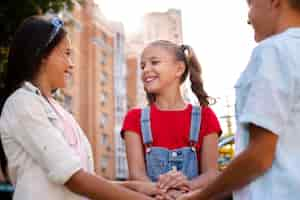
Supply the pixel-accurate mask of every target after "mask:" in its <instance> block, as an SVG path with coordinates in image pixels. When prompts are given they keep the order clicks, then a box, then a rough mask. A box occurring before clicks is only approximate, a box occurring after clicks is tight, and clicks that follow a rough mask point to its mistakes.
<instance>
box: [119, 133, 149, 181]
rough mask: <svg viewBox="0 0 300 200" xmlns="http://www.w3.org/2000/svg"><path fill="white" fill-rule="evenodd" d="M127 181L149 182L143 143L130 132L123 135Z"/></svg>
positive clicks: (136, 135)
mask: <svg viewBox="0 0 300 200" xmlns="http://www.w3.org/2000/svg"><path fill="white" fill-rule="evenodd" d="M124 136H125V145H126V155H127V161H128V169H129V179H130V180H139V181H147V182H151V181H150V179H149V177H148V176H147V173H146V166H145V158H144V152H143V151H144V150H143V143H142V141H141V138H140V136H139V135H138V134H136V133H134V132H130V131H126V132H125V133H124Z"/></svg>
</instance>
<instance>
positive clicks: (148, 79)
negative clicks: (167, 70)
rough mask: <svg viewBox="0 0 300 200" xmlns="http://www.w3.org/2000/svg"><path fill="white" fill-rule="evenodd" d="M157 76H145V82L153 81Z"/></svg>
mask: <svg viewBox="0 0 300 200" xmlns="http://www.w3.org/2000/svg"><path fill="white" fill-rule="evenodd" d="M154 79H155V78H153V77H149V78H145V82H147V83H148V82H151V81H153V80H154Z"/></svg>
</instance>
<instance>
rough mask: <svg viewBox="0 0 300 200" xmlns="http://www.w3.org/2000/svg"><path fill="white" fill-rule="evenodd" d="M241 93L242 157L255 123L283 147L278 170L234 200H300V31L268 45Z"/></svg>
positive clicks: (240, 84)
mask: <svg viewBox="0 0 300 200" xmlns="http://www.w3.org/2000/svg"><path fill="white" fill-rule="evenodd" d="M235 88H236V120H237V134H236V148H237V153H239V152H241V151H243V150H244V149H245V148H246V147H247V145H248V143H249V130H248V128H247V126H248V124H249V123H253V124H256V125H257V126H260V127H263V128H265V129H267V130H270V131H271V132H273V133H274V134H276V135H278V144H277V148H276V153H275V160H274V161H273V165H272V167H271V168H270V169H269V170H268V171H267V172H266V173H265V174H264V175H263V176H261V177H258V178H257V179H256V180H255V181H253V182H252V183H250V184H249V185H247V186H246V187H244V188H243V189H241V190H239V191H237V192H236V193H235V195H234V197H235V198H234V199H235V200H282V199H288V200H299V199H300V173H299V169H300V148H299V145H300V28H291V29H288V30H287V31H285V32H283V33H281V34H278V35H275V36H273V37H270V38H268V39H266V40H264V41H262V42H261V43H260V44H259V45H258V46H257V47H256V48H255V49H254V51H253V54H252V57H251V59H250V62H249V64H248V66H247V68H246V69H245V71H244V72H243V73H242V74H241V77H240V79H239V80H238V81H237V83H236V86H235ZM261 153H262V154H263V153H264V152H261Z"/></svg>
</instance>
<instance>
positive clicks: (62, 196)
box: [0, 82, 94, 200]
mask: <svg viewBox="0 0 300 200" xmlns="http://www.w3.org/2000/svg"><path fill="white" fill-rule="evenodd" d="M65 114H68V113H67V112H65ZM68 115H70V114H68ZM69 117H71V118H72V119H74V118H73V117H72V116H71V115H70V116H69ZM73 122H74V125H75V127H76V133H77V134H78V137H79V138H80V141H81V143H82V146H83V150H84V151H85V153H86V155H87V156H86V157H85V158H86V163H84V164H86V166H87V167H85V168H86V170H87V171H89V172H93V171H94V167H93V157H92V151H91V147H90V144H89V142H88V140H87V138H86V136H85V134H84V133H83V132H82V130H81V129H80V127H79V126H78V124H77V123H76V122H75V120H73ZM63 127H64V126H63V124H62V122H61V120H60V118H59V116H57V114H56V112H55V111H54V110H53V108H52V107H51V106H50V104H49V103H48V102H47V100H46V99H45V98H44V97H43V96H42V95H41V92H40V91H39V90H38V89H37V88H36V87H34V86H33V85H32V84H31V83H29V82H25V84H24V86H23V87H22V88H20V89H18V90H17V91H15V92H14V93H13V94H12V95H11V96H10V97H9V98H8V99H7V101H6V103H5V105H4V107H3V111H2V115H1V118H0V134H1V139H2V143H3V147H4V150H5V153H6V155H7V158H8V171H9V176H10V178H11V180H12V183H13V184H14V186H15V192H14V197H13V199H14V200H41V199H43V200H54V199H55V200H77V199H78V200H82V199H83V197H81V196H79V195H77V194H74V193H72V192H71V191H69V190H68V189H67V188H66V187H65V186H64V183H65V182H66V181H67V180H68V179H69V178H70V177H71V176H72V175H73V174H74V173H75V172H77V171H78V170H79V169H81V168H83V166H82V163H81V161H80V156H79V155H78V154H77V153H76V152H75V151H74V149H72V148H71V147H70V145H69V144H68V143H67V141H66V139H65V137H64V134H63V131H64V130H63Z"/></svg>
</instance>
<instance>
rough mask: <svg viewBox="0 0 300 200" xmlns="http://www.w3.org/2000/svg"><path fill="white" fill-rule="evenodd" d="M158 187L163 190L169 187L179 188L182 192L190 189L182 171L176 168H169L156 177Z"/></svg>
mask: <svg viewBox="0 0 300 200" xmlns="http://www.w3.org/2000/svg"><path fill="white" fill-rule="evenodd" d="M157 185H158V188H160V189H162V190H163V191H168V190H169V189H171V188H172V189H180V190H182V191H184V192H188V191H190V189H191V187H190V182H189V180H188V179H187V177H186V176H185V175H183V174H182V172H180V171H177V170H171V171H169V172H168V173H166V174H162V175H160V176H159V178H158V182H157Z"/></svg>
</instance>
